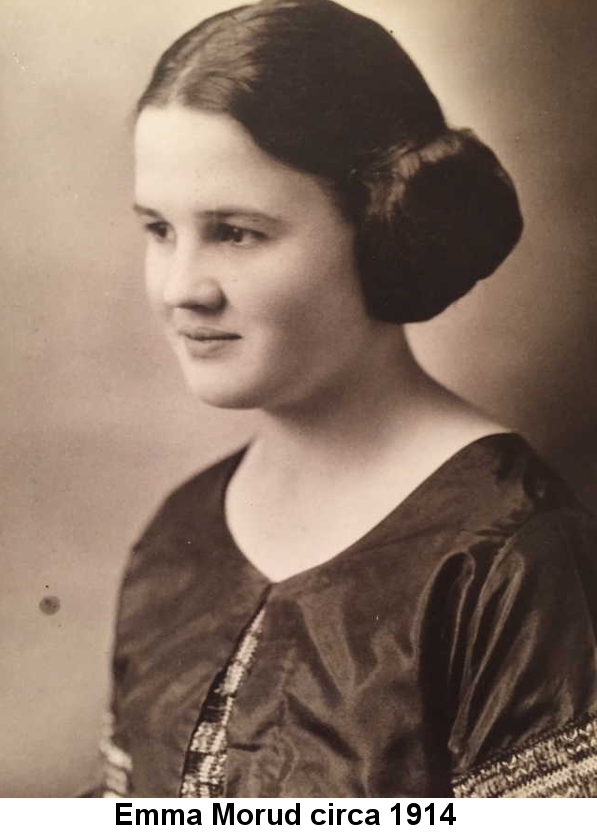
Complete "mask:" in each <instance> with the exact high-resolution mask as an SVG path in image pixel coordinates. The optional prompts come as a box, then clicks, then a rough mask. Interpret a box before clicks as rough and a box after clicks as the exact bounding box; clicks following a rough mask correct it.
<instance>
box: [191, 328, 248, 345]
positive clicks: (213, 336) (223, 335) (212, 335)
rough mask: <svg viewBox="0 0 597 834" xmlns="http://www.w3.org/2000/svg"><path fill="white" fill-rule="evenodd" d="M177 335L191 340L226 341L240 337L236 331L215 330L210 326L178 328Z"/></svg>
mask: <svg viewBox="0 0 597 834" xmlns="http://www.w3.org/2000/svg"><path fill="white" fill-rule="evenodd" d="M178 335H179V336H182V337H183V338H184V339H190V340H191V341H193V342H227V341H232V340H234V339H240V338H241V337H240V336H239V335H238V333H227V332H226V331H225V330H217V329H215V328H212V327H197V328H191V329H188V330H187V329H185V330H179V331H178Z"/></svg>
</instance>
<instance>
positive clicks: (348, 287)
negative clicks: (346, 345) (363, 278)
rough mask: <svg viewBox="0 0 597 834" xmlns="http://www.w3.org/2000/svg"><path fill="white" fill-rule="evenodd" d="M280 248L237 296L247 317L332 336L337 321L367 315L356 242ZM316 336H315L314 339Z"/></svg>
mask: <svg viewBox="0 0 597 834" xmlns="http://www.w3.org/2000/svg"><path fill="white" fill-rule="evenodd" d="M326 241H327V243H328V244H329V245H327V246H325V245H319V244H318V242H317V241H316V242H313V241H310V242H309V245H305V243H304V241H301V242H300V244H299V243H297V244H295V245H293V246H285V247H280V249H279V250H278V251H276V252H275V253H273V254H272V253H270V254H269V255H268V257H267V258H264V259H263V260H261V261H260V263H259V264H255V265H254V268H253V269H251V274H250V275H248V276H247V282H246V283H245V282H244V281H243V282H239V283H238V284H237V285H236V286H235V287H234V288H231V291H236V294H237V295H238V298H239V301H240V300H241V298H242V301H241V303H242V306H243V309H244V310H245V312H246V313H247V315H249V316H250V317H251V318H252V319H253V320H258V321H260V322H261V323H263V324H271V325H276V326H280V327H283V328H288V329H289V330H290V331H295V330H297V329H299V328H300V329H301V330H303V331H305V330H306V329H308V328H312V329H315V330H317V329H321V327H325V329H326V331H327V332H329V330H330V327H333V323H334V321H336V320H338V319H339V318H340V319H347V318H351V317H360V316H361V315H362V314H364V304H363V300H362V293H361V289H360V282H359V279H358V275H357V272H356V265H355V260H354V257H353V252H352V239H351V238H350V239H348V240H347V241H342V243H341V245H334V243H335V241H331V242H330V241H329V239H328V238H325V239H324V243H325V242H326ZM313 335H314V334H313Z"/></svg>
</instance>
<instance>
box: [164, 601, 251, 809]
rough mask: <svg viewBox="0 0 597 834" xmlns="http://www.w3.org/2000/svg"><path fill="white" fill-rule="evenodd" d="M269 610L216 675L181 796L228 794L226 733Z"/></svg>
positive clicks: (191, 747) (188, 760)
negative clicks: (226, 780) (225, 784)
mask: <svg viewBox="0 0 597 834" xmlns="http://www.w3.org/2000/svg"><path fill="white" fill-rule="evenodd" d="M264 614H265V608H264V607H262V608H260V610H259V611H258V612H257V614H256V615H255V617H254V618H253V620H252V621H251V623H250V624H249V626H248V627H247V629H246V631H245V633H244V635H243V637H242V638H241V640H240V642H239V644H238V647H237V649H236V651H235V653H234V655H233V656H232V658H231V660H230V661H229V662H228V664H227V665H226V667H225V668H224V669H223V670H222V671H221V672H220V673H219V674H218V675H217V676H216V678H215V680H214V682H213V684H212V686H211V688H210V691H209V693H208V695H207V698H206V699H205V703H204V704H203V708H202V710H201V714H200V716H199V722H198V724H197V727H196V728H195V732H194V733H193V736H192V738H191V743H190V745H189V749H188V751H187V756H186V761H185V766H184V771H183V777H182V783H181V786H180V792H179V795H180V796H181V797H185V798H197V797H199V798H203V799H210V798H215V797H220V796H223V795H224V780H225V767H226V757H227V737H226V730H227V727H228V722H229V721H230V716H231V714H232V708H233V706H234V701H235V699H236V695H237V693H238V690H239V688H240V685H241V684H242V682H243V680H244V678H245V676H246V674H247V672H248V671H249V669H250V667H251V663H252V660H253V657H254V655H255V650H256V648H257V644H258V642H259V638H260V637H261V629H262V622H263V617H264Z"/></svg>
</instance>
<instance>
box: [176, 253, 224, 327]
mask: <svg viewBox="0 0 597 834" xmlns="http://www.w3.org/2000/svg"><path fill="white" fill-rule="evenodd" d="M163 301H164V303H165V304H166V305H167V306H168V307H171V308H173V307H184V308H187V309H192V308H201V309H204V310H209V311H213V312H216V311H218V310H220V309H222V307H224V306H225V304H226V296H225V295H224V291H223V289H222V286H221V284H220V282H219V281H218V279H217V277H216V271H215V268H214V264H213V263H212V261H211V259H210V257H209V255H208V254H207V253H205V252H204V251H203V250H202V247H201V246H199V245H196V246H188V247H180V249H178V251H177V252H176V253H175V254H174V255H173V256H172V260H171V262H170V264H169V268H168V271H167V276H166V280H165V283H164V286H163Z"/></svg>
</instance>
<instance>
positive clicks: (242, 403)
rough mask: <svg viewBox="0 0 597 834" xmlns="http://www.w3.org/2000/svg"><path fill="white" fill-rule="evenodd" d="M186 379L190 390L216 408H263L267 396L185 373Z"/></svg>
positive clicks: (202, 400)
mask: <svg viewBox="0 0 597 834" xmlns="http://www.w3.org/2000/svg"><path fill="white" fill-rule="evenodd" d="M185 381H186V384H187V389H188V390H189V392H190V393H191V394H192V395H193V396H194V397H196V398H197V399H198V400H201V402H203V403H205V404H206V405H211V406H213V407H214V408H229V409H237V410H239V411H240V410H250V409H255V408H263V407H264V405H265V400H266V398H265V397H263V396H260V395H259V394H258V393H257V392H256V391H255V390H248V389H246V388H242V387H240V386H238V387H236V386H231V385H228V386H226V385H216V384H212V385H208V384H206V381H205V380H204V379H201V380H198V379H196V378H192V377H191V376H190V375H187V374H185Z"/></svg>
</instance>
